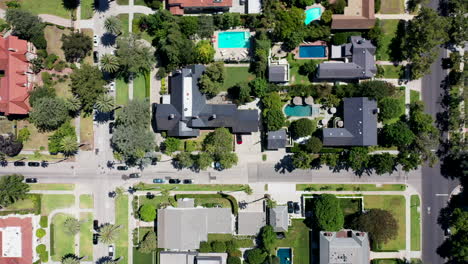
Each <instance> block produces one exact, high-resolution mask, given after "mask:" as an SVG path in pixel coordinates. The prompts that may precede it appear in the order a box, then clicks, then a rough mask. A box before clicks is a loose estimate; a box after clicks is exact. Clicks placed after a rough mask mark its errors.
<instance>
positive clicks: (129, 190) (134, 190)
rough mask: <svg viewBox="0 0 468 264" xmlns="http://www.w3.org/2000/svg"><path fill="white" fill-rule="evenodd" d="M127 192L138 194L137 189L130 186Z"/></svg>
mask: <svg viewBox="0 0 468 264" xmlns="http://www.w3.org/2000/svg"><path fill="white" fill-rule="evenodd" d="M127 191H128V193H129V194H133V193H134V192H136V189H135V188H132V187H131V186H129V187H128V190H127Z"/></svg>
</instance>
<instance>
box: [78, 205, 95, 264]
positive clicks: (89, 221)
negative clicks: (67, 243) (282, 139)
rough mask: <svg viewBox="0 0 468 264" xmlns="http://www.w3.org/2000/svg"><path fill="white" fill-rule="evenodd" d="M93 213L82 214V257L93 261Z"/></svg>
mask: <svg viewBox="0 0 468 264" xmlns="http://www.w3.org/2000/svg"><path fill="white" fill-rule="evenodd" d="M93 219H94V217H93V213H80V221H81V227H80V256H86V257H87V260H88V261H89V260H92V259H93Z"/></svg>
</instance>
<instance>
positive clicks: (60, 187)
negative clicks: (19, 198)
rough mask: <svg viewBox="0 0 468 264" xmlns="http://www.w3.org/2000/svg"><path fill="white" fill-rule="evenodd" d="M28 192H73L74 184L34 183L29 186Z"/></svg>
mask: <svg viewBox="0 0 468 264" xmlns="http://www.w3.org/2000/svg"><path fill="white" fill-rule="evenodd" d="M29 189H30V190H52V191H73V190H74V189H75V184H68V183H34V184H30V185H29Z"/></svg>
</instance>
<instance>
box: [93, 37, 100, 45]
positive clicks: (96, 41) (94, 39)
mask: <svg viewBox="0 0 468 264" xmlns="http://www.w3.org/2000/svg"><path fill="white" fill-rule="evenodd" d="M93 44H94V47H97V46H99V37H98V35H94V36H93Z"/></svg>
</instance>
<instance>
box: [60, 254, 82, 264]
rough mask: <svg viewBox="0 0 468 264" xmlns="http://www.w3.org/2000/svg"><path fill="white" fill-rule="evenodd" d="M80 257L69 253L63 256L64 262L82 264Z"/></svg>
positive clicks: (65, 263)
mask: <svg viewBox="0 0 468 264" xmlns="http://www.w3.org/2000/svg"><path fill="white" fill-rule="evenodd" d="M80 263H81V261H80V258H79V257H78V256H76V255H73V254H68V255H66V256H64V257H63V258H62V264H80Z"/></svg>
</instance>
